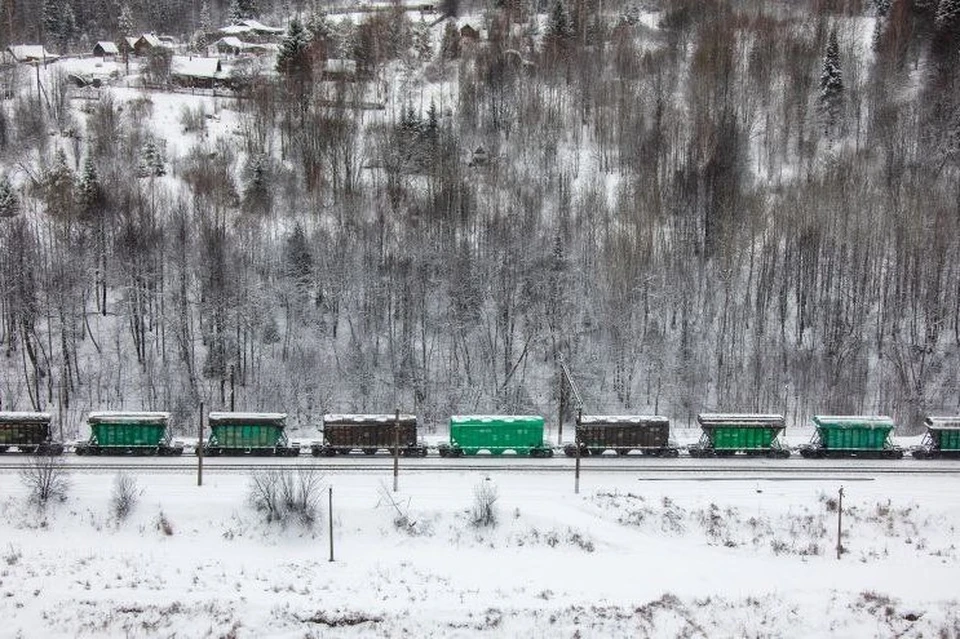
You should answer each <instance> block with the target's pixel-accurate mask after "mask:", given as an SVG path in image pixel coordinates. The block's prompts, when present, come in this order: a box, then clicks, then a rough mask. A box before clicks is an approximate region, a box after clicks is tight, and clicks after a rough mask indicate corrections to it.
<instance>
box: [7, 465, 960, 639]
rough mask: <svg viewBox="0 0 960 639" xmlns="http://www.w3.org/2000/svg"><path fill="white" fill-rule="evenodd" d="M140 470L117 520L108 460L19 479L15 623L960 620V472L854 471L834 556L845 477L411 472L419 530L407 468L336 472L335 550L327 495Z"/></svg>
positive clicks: (395, 626)
mask: <svg viewBox="0 0 960 639" xmlns="http://www.w3.org/2000/svg"><path fill="white" fill-rule="evenodd" d="M136 479H137V481H138V485H139V490H140V491H141V494H140V499H139V503H138V506H137V508H136V509H135V511H134V512H133V514H132V515H131V516H130V517H129V518H128V519H127V520H126V521H125V522H123V523H119V524H118V523H117V522H116V521H115V520H114V519H113V518H112V516H111V515H110V507H109V503H110V498H111V492H112V490H113V481H114V476H113V475H112V474H109V473H104V474H80V473H75V474H73V476H72V477H71V481H72V486H71V489H70V492H69V496H68V498H67V500H66V501H65V502H64V503H58V504H55V505H54V506H51V507H48V508H47V510H46V511H45V512H38V511H37V510H36V509H35V508H34V507H32V506H28V505H27V504H26V496H27V494H26V490H25V489H24V488H23V487H22V486H21V485H20V482H19V481H17V479H16V476H15V475H13V474H10V473H6V474H4V475H2V485H3V489H2V492H0V539H3V540H4V541H3V542H2V547H0V615H2V617H3V618H4V619H5V620H6V621H5V622H4V626H3V629H2V630H0V635H2V636H11V637H16V636H22V637H37V636H44V637H51V636H60V637H68V636H69V637H73V636H87V637H89V636H111V637H113V636H120V637H148V636H162V637H171V636H179V637H320V636H323V637H339V636H349V637H368V636H391V637H393V636H411V637H422V636H442V637H447V636H450V637H467V636H477V635H482V636H489V637H516V636H520V635H526V636H529V637H570V636H579V637H645V636H655V637H673V636H685V637H730V636H745V637H746V636H749V637H781V636H782V637H825V636H831V637H868V636H876V637H890V636H906V637H920V636H925V637H957V636H960V609H958V605H957V604H958V598H960V592H958V586H957V580H956V574H957V567H958V556H960V551H958V549H957V547H956V535H957V527H958V525H960V498H958V495H957V492H956V490H955V485H954V479H953V478H946V479H945V478H944V477H939V478H917V477H910V478H899V477H891V476H886V475H885V476H882V477H878V478H876V479H874V480H859V481H854V480H850V481H847V482H845V485H844V488H845V499H844V504H843V506H844V519H843V529H844V546H845V547H846V549H847V552H846V554H844V556H843V558H842V559H841V560H839V561H838V560H837V558H836V555H835V534H836V512H835V511H836V502H835V501H834V500H835V497H836V494H837V489H838V488H839V485H838V484H837V482H835V481H831V482H829V483H825V482H823V481H806V480H805V481H764V480H762V479H757V478H743V479H742V480H740V479H735V480H733V481H730V480H729V479H730V478H729V477H727V478H725V479H726V480H725V481H716V482H714V481H709V479H710V478H709V477H698V478H694V479H692V480H688V481H681V480H668V481H639V480H638V479H637V476H636V475H633V474H631V473H591V474H590V475H588V476H585V477H584V479H583V484H582V487H581V493H580V494H579V495H575V494H574V493H573V490H572V483H571V478H570V477H569V475H567V474H562V475H561V474H531V473H523V474H516V473H515V474H510V473H489V474H483V473H470V472H446V473H444V474H442V475H436V474H430V473H408V474H405V475H403V476H401V478H400V484H401V485H400V488H401V490H400V492H399V493H397V494H396V501H397V503H398V504H399V506H400V509H401V510H403V511H404V512H406V514H407V515H408V516H409V519H410V521H411V522H414V523H413V525H412V526H408V527H403V526H397V525H396V524H395V523H394V520H395V519H396V517H397V512H398V511H397V510H396V509H395V508H394V507H393V506H392V505H391V504H390V502H389V500H388V499H387V498H386V495H388V494H390V493H389V492H388V490H389V487H390V483H391V479H390V477H389V476H383V475H379V476H378V475H375V474H361V473H343V474H341V473H337V474H335V475H329V476H328V477H326V478H325V479H324V486H331V485H332V487H333V498H334V540H335V558H336V560H335V561H334V562H332V563H331V562H329V561H328V553H329V546H328V543H329V539H328V536H327V533H326V526H327V510H326V500H327V495H326V492H325V491H324V493H323V499H322V500H321V503H322V507H323V512H322V514H321V517H320V521H319V523H318V524H317V525H316V526H315V527H314V528H313V529H312V530H308V529H306V528H304V527H303V526H302V525H300V524H298V523H295V522H292V523H290V524H288V525H287V526H286V527H281V526H279V525H277V524H267V523H265V522H264V521H263V520H262V518H261V515H260V514H259V513H257V512H256V511H255V510H254V509H253V508H252V507H251V506H250V505H249V504H248V501H247V497H248V493H249V486H250V477H248V476H245V475H242V474H224V473H216V472H211V473H209V474H208V475H207V477H206V481H205V484H204V486H203V487H202V488H198V487H197V486H196V485H195V478H194V477H193V476H191V475H190V474H142V475H140V476H138V477H137V478H136ZM479 484H488V485H491V484H492V485H493V486H495V488H496V490H497V492H498V494H499V499H498V501H497V502H496V507H497V512H498V515H499V522H498V525H496V526H495V527H490V528H478V527H475V526H473V525H472V524H471V521H470V520H471V516H470V511H471V509H472V507H473V505H474V490H475V489H476V487H477V486H478V485H479ZM161 519H163V520H164V521H165V522H166V523H167V526H166V527H167V529H168V530H167V531H164V530H163V528H164V526H163V525H160V521H161ZM168 533H169V534H168Z"/></svg>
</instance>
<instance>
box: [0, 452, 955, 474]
mask: <svg viewBox="0 0 960 639" xmlns="http://www.w3.org/2000/svg"><path fill="white" fill-rule="evenodd" d="M60 459H62V460H63V464H64V467H65V468H67V469H68V470H70V471H76V472H81V473H101V472H118V471H125V472H134V473H145V474H154V473H194V472H196V467H197V462H196V458H193V457H183V458H180V459H176V460H171V459H170V458H165V459H164V458H131V457H114V458H98V459H96V460H93V459H89V458H85V459H83V460H79V459H76V458H70V457H66V458H60ZM763 461H764V462H765V463H757V460H742V461H740V460H728V461H725V462H715V463H709V464H704V463H702V461H700V462H694V463H687V460H676V459H671V460H651V459H642V460H640V459H637V460H636V461H631V460H628V459H622V458H621V459H611V460H610V462H609V463H607V462H603V461H600V460H583V461H582V462H581V464H582V466H581V468H582V472H583V473H584V474H623V473H634V474H637V475H638V478H641V479H653V478H664V479H667V478H672V477H677V478H700V477H707V476H717V477H726V478H729V479H731V480H735V479H737V478H738V477H742V478H744V479H758V478H760V479H775V478H779V479H790V478H792V479H796V478H809V479H811V480H814V479H823V478H827V477H830V478H833V477H844V478H848V477H849V478H853V477H870V476H875V475H954V476H960V464H956V463H955V462H954V463H949V462H947V463H936V462H933V463H931V462H923V463H919V462H917V463H914V462H910V461H906V460H905V461H903V462H899V463H897V462H893V463H891V462H889V461H886V462H884V461H880V462H876V461H873V460H869V461H867V460H850V461H847V460H843V461H837V460H826V461H822V462H819V463H816V462H815V463H811V462H809V461H802V462H801V461H800V460H763ZM392 464H393V460H392V458H389V457H383V458H380V459H378V460H376V461H371V460H369V459H366V458H363V457H360V456H356V457H354V458H353V459H350V458H346V459H344V458H337V459H333V460H325V461H317V460H316V459H315V458H303V459H300V460H293V459H290V458H286V459H282V458H281V459H275V460H264V459H262V458H259V459H255V460H254V459H250V460H243V461H241V460H238V459H237V458H205V459H204V464H203V468H204V473H252V472H257V471H263V470H296V469H304V470H314V471H317V472H322V473H335V474H340V473H378V472H383V473H389V472H391V471H392V468H393V465H392ZM29 467H30V458H29V457H25V456H23V457H22V456H18V457H15V458H10V457H6V458H3V459H0V474H2V473H12V472H19V471H21V470H24V469H26V468H29ZM573 467H574V464H573V460H569V459H562V458H561V459H554V460H550V461H547V462H545V461H544V460H540V459H538V460H529V459H519V460H513V461H506V462H505V461H504V459H503V458H486V459H480V460H470V461H466V460H462V459H460V460H449V461H446V460H443V461H442V460H440V459H404V460H403V461H402V462H401V472H403V473H425V472H426V473H436V472H495V473H523V474H525V473H556V474H563V473H572V472H573Z"/></svg>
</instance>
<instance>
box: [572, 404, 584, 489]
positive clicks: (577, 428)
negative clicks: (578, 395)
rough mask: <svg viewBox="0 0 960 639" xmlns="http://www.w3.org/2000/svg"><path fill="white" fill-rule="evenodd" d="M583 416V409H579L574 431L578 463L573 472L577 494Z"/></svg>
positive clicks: (574, 487) (574, 444)
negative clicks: (581, 419) (581, 420)
mask: <svg viewBox="0 0 960 639" xmlns="http://www.w3.org/2000/svg"><path fill="white" fill-rule="evenodd" d="M582 417H583V410H582V409H581V410H578V411H577V423H576V425H575V426H574V431H573V446H574V448H576V449H577V464H576V466H574V469H575V470H574V472H573V492H574V494H575V495H579V494H580V418H582Z"/></svg>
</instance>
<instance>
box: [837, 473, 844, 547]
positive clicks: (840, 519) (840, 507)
mask: <svg viewBox="0 0 960 639" xmlns="http://www.w3.org/2000/svg"><path fill="white" fill-rule="evenodd" d="M842 526H843V486H841V487H840V499H839V501H837V559H840V555H841V554H843V544H842V543H840V534H841V531H842V530H843V528H842Z"/></svg>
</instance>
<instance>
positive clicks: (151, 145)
mask: <svg viewBox="0 0 960 639" xmlns="http://www.w3.org/2000/svg"><path fill="white" fill-rule="evenodd" d="M166 174H167V166H166V156H165V153H164V152H163V147H162V146H161V145H160V144H158V143H157V142H156V141H154V140H153V139H150V140H147V141H146V143H144V145H143V148H142V149H141V150H140V163H139V164H138V165H137V176H138V177H161V176H163V175H166Z"/></svg>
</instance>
